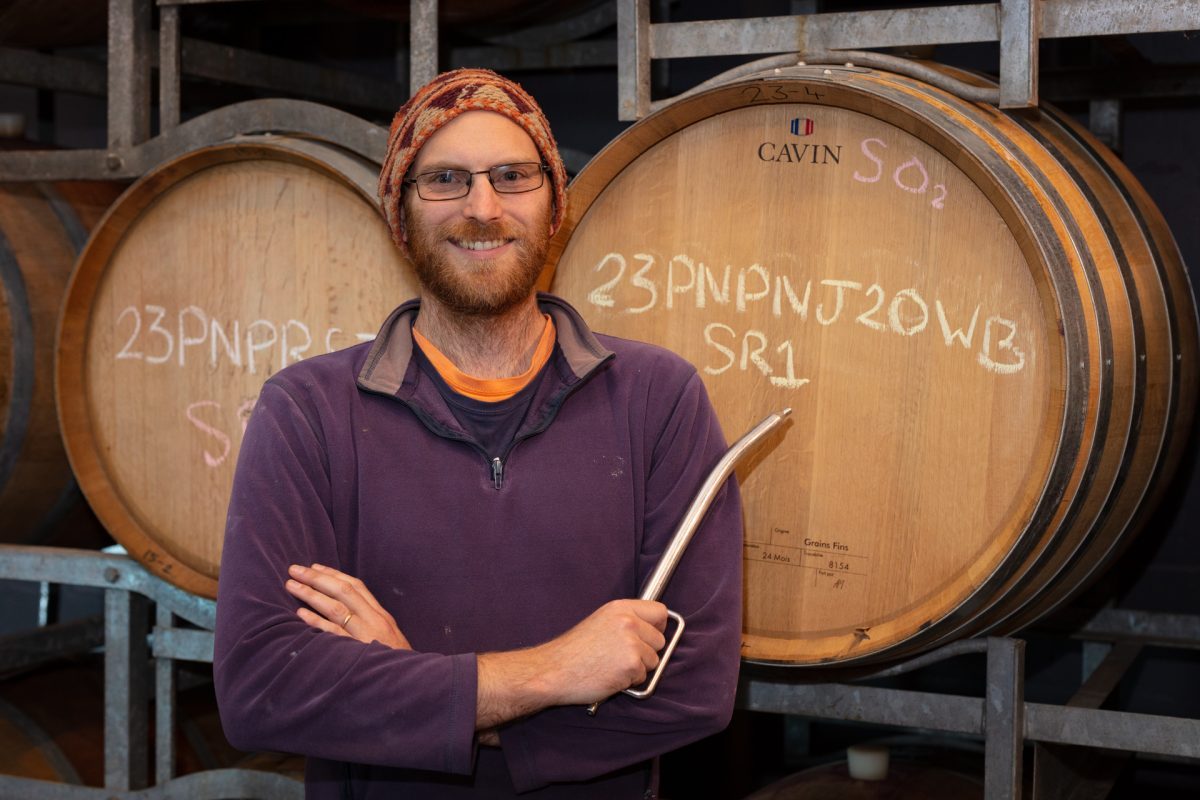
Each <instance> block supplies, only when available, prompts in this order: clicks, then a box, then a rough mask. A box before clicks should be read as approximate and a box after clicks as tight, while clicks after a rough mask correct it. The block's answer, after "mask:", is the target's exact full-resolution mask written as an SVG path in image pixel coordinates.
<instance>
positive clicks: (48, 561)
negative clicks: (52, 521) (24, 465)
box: [0, 545, 217, 630]
mask: <svg viewBox="0 0 1200 800" xmlns="http://www.w3.org/2000/svg"><path fill="white" fill-rule="evenodd" d="M0 580H9V581H47V582H49V583H65V584H70V585H72V586H94V587H98V588H101V589H120V590H122V591H126V592H135V593H137V594H140V595H142V596H144V597H146V598H148V599H150V600H153V601H154V602H155V603H157V604H159V605H160V606H166V607H167V608H169V609H171V610H172V611H173V612H174V613H175V614H176V615H178V616H180V617H182V618H183V619H186V620H187V621H188V622H191V623H192V624H194V625H198V626H200V627H202V628H207V629H209V630H212V628H213V627H214V625H215V624H216V619H217V604H216V602H215V601H213V600H209V599H208V598H205V597H199V596H197V595H194V594H191V593H189V592H185V591H184V590H183V589H180V588H178V587H176V586H172V585H171V584H169V583H167V582H166V581H163V580H161V579H159V578H156V577H155V576H153V575H151V574H150V573H149V572H147V571H146V569H145V568H144V567H142V566H141V565H140V564H138V563H137V562H136V561H134V560H132V559H131V558H129V557H128V556H120V555H111V554H108V553H101V552H97V551H95V550H75V549H71V548H66V547H34V546H27V547H26V546H18V545H0Z"/></svg>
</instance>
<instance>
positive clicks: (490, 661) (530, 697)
mask: <svg viewBox="0 0 1200 800" xmlns="http://www.w3.org/2000/svg"><path fill="white" fill-rule="evenodd" d="M666 626H667V608H666V606H664V605H663V604H662V603H657V602H654V601H651V600H614V601H612V602H610V603H606V604H604V605H603V606H601V607H600V608H599V609H597V610H596V611H594V612H593V613H592V614H591V615H590V616H588V617H587V618H586V619H584V620H583V621H582V622H580V623H579V624H578V625H576V626H575V627H574V628H571V629H570V630H569V631H567V632H566V633H564V634H562V635H561V636H559V637H557V638H555V639H551V640H550V641H549V642H546V643H545V644H543V645H539V646H537V647H534V648H531V649H529V650H517V651H513V652H507V653H484V654H482V655H480V656H479V662H478V663H479V689H478V705H477V709H476V724H477V725H478V726H479V727H482V728H486V727H491V726H495V725H500V724H503V723H504V722H507V721H509V720H512V719H516V718H517V717H521V716H525V715H526V714H531V713H533V712H535V711H539V710H541V709H543V708H547V707H549V706H562V705H579V706H586V705H590V704H591V703H594V702H596V701H597V700H604V699H605V698H607V697H610V696H612V695H614V694H616V693H617V692H619V691H621V690H622V689H627V688H629V687H630V686H636V685H638V684H640V683H641V682H642V681H644V680H645V679H646V676H647V675H648V674H649V672H650V671H651V670H653V669H654V668H655V667H656V666H658V651H659V650H661V649H662V648H663V646H664V645H665V644H666V637H665V636H664V635H663V631H664V630H665V629H666Z"/></svg>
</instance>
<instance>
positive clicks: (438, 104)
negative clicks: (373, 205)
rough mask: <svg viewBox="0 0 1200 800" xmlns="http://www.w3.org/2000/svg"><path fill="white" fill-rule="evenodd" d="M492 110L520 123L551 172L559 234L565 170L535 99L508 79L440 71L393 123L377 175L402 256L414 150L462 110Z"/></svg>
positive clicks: (475, 71) (471, 71) (563, 209)
mask: <svg viewBox="0 0 1200 800" xmlns="http://www.w3.org/2000/svg"><path fill="white" fill-rule="evenodd" d="M475 110H480V111H494V112H496V113H497V114H503V115H504V116H506V117H508V118H509V119H511V120H512V121H513V122H515V123H517V124H518V125H520V126H521V127H522V128H523V129H524V130H525V132H526V133H528V134H529V137H530V138H531V139H533V143H534V144H535V145H536V146H537V149H538V152H539V153H541V156H542V161H543V162H544V163H545V164H546V165H547V166H548V167H549V168H550V185H551V188H552V189H553V191H554V211H553V217H552V218H551V221H550V232H551V234H553V233H554V231H556V230H558V226H559V225H560V224H562V220H563V215H564V214H565V213H566V209H567V170H566V168H565V167H564V166H563V161H562V156H560V155H559V153H558V145H557V144H555V142H554V135H553V134H552V133H550V123H549V122H548V121H547V120H546V115H545V114H543V113H542V109H541V108H540V107H539V106H538V104H537V101H536V100H534V99H533V98H532V97H530V96H529V94H528V93H527V92H526V91H525V90H524V89H522V88H521V87H520V86H518V85H517V84H516V83H513V82H512V81H510V80H508V79H507V78H505V77H503V76H500V75H497V74H496V73H495V72H492V71H491V70H487V69H456V70H453V71H451V72H443V73H442V74H441V75H438V76H437V77H436V78H434V79H433V80H432V81H430V82H429V83H427V84H425V85H424V86H422V87H421V88H420V89H418V90H417V93H416V94H414V95H413V96H412V97H410V98H409V100H408V102H407V103H405V104H404V105H403V106H401V107H400V110H399V111H397V112H396V116H395V117H394V118H393V119H392V128H391V132H390V133H389V134H388V146H387V155H386V156H385V157H384V160H383V169H382V170H381V171H380V173H379V202H380V205H381V206H382V207H383V213H384V216H385V217H386V219H387V224H388V228H389V230H390V231H391V233H392V241H394V242H395V243H396V246H397V247H399V248H400V250H401V252H403V253H404V254H405V255H407V254H408V248H407V247H406V246H405V244H404V241H403V239H401V235H400V234H401V216H402V214H403V209H402V204H401V202H400V197H401V192H400V189H401V186H402V184H403V181H404V178H405V175H406V174H407V173H408V168H409V167H410V166H412V162H413V160H414V159H415V158H416V157H417V151H418V150H420V149H421V147H422V146H423V145H424V144H425V142H427V141H428V140H429V137H430V136H432V135H433V134H434V133H435V132H436V131H437V130H438V128H440V127H442V126H443V125H445V124H446V123H447V122H449V121H450V120H452V119H454V118H455V117H457V116H458V115H459V114H462V113H463V112H464V111H475Z"/></svg>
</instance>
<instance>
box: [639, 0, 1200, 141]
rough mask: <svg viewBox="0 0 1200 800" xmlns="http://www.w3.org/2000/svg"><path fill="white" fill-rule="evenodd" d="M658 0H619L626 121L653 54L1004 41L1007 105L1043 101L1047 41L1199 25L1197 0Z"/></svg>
mask: <svg viewBox="0 0 1200 800" xmlns="http://www.w3.org/2000/svg"><path fill="white" fill-rule="evenodd" d="M649 2H650V0H617V10H618V19H617V27H618V36H619V39H618V41H619V42H620V43H621V44H622V45H623V46H622V47H621V48H620V49H619V52H618V66H617V73H618V92H619V98H620V99H619V106H618V118H619V119H621V120H636V119H640V118H641V117H644V116H646V115H647V114H648V113H650V111H651V103H650V99H649V94H650V92H649V87H650V63H651V60H652V59H670V58H695V57H701V56H729V55H750V54H761V53H797V54H801V53H826V52H828V51H831V50H867V49H872V48H882V47H913V46H924V45H939V44H965V43H970V42H999V43H1000V95H999V103H1000V105H1001V106H1002V107H1005V108H1012V107H1022V106H1032V105H1036V103H1037V97H1038V91H1037V58H1036V54H1037V42H1038V40H1039V39H1042V38H1046V39H1055V38H1071V37H1080V36H1108V35H1114V34H1131V33H1156V32H1164V31H1186V30H1194V29H1197V28H1200V4H1197V3H1195V2H1193V0H1003V2H998V3H977V4H969V5H955V6H932V7H926V8H909V9H890V10H882V11H851V12H833V13H823V14H799V15H794V16H775V17H757V18H750V19H727V20H709V21H703V22H663V23H657V24H651V23H650V20H649ZM668 102H669V101H668Z"/></svg>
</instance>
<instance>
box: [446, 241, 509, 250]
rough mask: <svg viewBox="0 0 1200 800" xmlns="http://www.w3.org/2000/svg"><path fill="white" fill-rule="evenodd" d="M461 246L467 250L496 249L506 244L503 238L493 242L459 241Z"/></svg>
mask: <svg viewBox="0 0 1200 800" xmlns="http://www.w3.org/2000/svg"><path fill="white" fill-rule="evenodd" d="M457 244H458V246H459V247H462V248H464V249H466V250H494V249H495V248H497V247H499V246H500V245H502V244H504V240H503V239H496V240H494V241H491V242H457Z"/></svg>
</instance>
